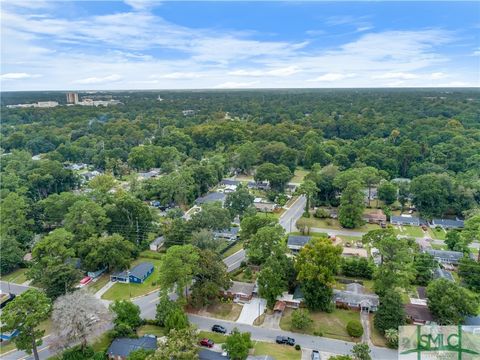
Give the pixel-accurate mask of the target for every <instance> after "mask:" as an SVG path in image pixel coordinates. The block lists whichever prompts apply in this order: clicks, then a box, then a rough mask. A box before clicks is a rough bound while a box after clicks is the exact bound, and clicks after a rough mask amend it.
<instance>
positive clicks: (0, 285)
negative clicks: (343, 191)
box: [0, 281, 30, 295]
mask: <svg viewBox="0 0 480 360" xmlns="http://www.w3.org/2000/svg"><path fill="white" fill-rule="evenodd" d="M29 288H30V287H29V286H25V285H18V284H14V283H11V282H7V281H0V290H1V291H2V293H8V292H10V293H12V294H15V295H18V294H21V293H23V292H24V291H27V290H28V289H29Z"/></svg>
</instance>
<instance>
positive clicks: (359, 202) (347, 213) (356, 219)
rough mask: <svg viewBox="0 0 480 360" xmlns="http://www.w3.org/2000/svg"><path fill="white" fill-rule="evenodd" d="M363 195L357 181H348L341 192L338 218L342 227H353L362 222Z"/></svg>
mask: <svg viewBox="0 0 480 360" xmlns="http://www.w3.org/2000/svg"><path fill="white" fill-rule="evenodd" d="M364 209H365V202H364V195H363V192H362V190H361V185H360V183H359V182H358V181H352V182H350V183H348V185H347V187H346V188H345V190H343V192H342V197H341V199H340V208H339V211H338V220H339V222H340V224H341V225H342V226H343V227H346V228H349V229H353V228H356V227H359V226H361V225H362V224H363V210H364Z"/></svg>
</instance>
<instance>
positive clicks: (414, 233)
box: [394, 226, 425, 237]
mask: <svg viewBox="0 0 480 360" xmlns="http://www.w3.org/2000/svg"><path fill="white" fill-rule="evenodd" d="M401 228H402V230H403V231H401V230H400V227H399V226H395V227H394V231H395V234H397V235H403V236H411V237H424V236H425V234H424V233H423V230H422V228H421V227H420V226H402V227H401Z"/></svg>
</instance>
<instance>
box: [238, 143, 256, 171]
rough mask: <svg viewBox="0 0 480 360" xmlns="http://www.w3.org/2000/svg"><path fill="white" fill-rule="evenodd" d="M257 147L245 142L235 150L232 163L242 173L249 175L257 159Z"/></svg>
mask: <svg viewBox="0 0 480 360" xmlns="http://www.w3.org/2000/svg"><path fill="white" fill-rule="evenodd" d="M259 155H260V154H259V151H258V149H257V147H256V146H255V145H254V144H252V143H251V142H250V141H247V142H245V143H244V144H242V145H240V146H239V147H238V148H237V151H236V152H235V155H234V163H235V166H237V167H238V168H239V169H240V170H241V171H242V172H244V173H249V171H250V170H251V169H252V168H253V165H255V164H256V163H257V161H258V158H259Z"/></svg>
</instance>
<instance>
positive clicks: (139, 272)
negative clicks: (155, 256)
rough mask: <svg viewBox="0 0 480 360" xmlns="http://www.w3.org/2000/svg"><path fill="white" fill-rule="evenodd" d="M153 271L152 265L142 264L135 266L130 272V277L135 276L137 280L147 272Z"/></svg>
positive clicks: (148, 263)
mask: <svg viewBox="0 0 480 360" xmlns="http://www.w3.org/2000/svg"><path fill="white" fill-rule="evenodd" d="M152 269H153V264H152V263H150V262H143V263H140V264H138V265H137V266H135V267H134V268H133V269H131V270H130V275H132V276H135V277H137V278H140V279H141V278H144V277H145V276H146V275H147V273H148V272H150V271H151V270H152Z"/></svg>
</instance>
